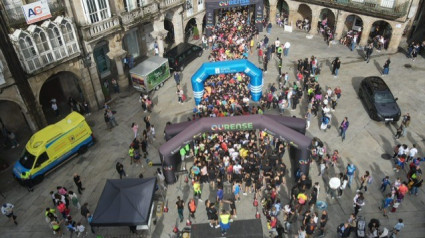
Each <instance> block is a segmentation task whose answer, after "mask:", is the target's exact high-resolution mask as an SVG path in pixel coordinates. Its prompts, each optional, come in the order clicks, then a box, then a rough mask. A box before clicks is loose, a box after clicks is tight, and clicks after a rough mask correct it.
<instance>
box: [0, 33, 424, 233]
mask: <svg viewBox="0 0 425 238" xmlns="http://www.w3.org/2000/svg"><path fill="white" fill-rule="evenodd" d="M263 35H264V34H261V35H260V37H263ZM276 37H279V38H280V41H281V42H285V41H290V42H291V45H292V46H291V49H290V52H289V57H287V58H284V66H283V71H288V72H289V73H290V81H293V80H294V79H295V71H294V66H295V62H296V60H297V59H300V58H305V57H310V56H312V55H314V56H316V57H318V60H319V65H320V66H321V68H322V73H321V75H320V77H319V82H320V84H321V86H322V88H325V87H327V86H330V87H332V88H334V87H335V86H340V87H341V89H342V98H341V100H340V102H339V104H338V106H337V108H336V111H335V112H333V113H332V114H333V117H332V128H331V129H330V130H328V131H327V132H323V131H320V130H319V122H318V119H317V118H315V119H312V125H311V127H310V129H309V130H308V132H307V135H308V136H312V137H313V136H317V137H319V138H320V139H322V140H323V141H324V142H325V143H326V144H327V146H328V149H329V150H334V149H338V150H339V151H340V154H341V155H342V160H341V161H342V163H340V164H339V165H338V166H337V167H335V168H333V169H331V170H330V171H329V175H328V176H327V177H331V176H332V175H333V174H336V173H339V172H340V171H343V170H344V168H345V166H346V164H347V162H353V163H354V164H355V165H356V166H357V167H358V172H360V173H363V172H364V171H365V170H369V171H371V174H372V175H373V177H374V178H375V182H374V183H373V184H372V185H371V186H370V192H369V193H367V194H366V195H365V196H366V206H365V207H364V209H363V210H362V211H361V212H360V215H362V216H365V217H366V219H367V220H369V219H370V218H373V217H376V218H378V219H380V220H381V223H382V225H383V226H386V227H392V226H393V225H394V224H395V223H396V220H397V219H398V218H403V219H404V221H405V222H404V223H405V224H406V227H405V229H404V230H403V231H402V232H401V233H400V235H399V237H409V238H413V237H424V235H423V234H425V215H424V214H425V213H424V211H425V209H424V201H425V198H424V191H423V188H421V189H420V191H419V194H418V196H415V197H412V196H409V195H408V196H407V198H406V199H405V200H404V201H403V203H402V205H401V207H400V208H399V209H398V210H397V213H395V214H393V213H391V214H390V215H389V219H387V218H383V216H382V214H381V213H380V212H379V210H378V208H377V207H378V205H380V202H381V199H382V198H383V195H382V194H381V193H380V192H377V191H378V188H379V182H378V181H379V180H380V179H381V178H382V177H383V176H384V175H389V176H390V177H391V178H392V180H394V178H395V177H396V176H400V177H401V178H402V179H404V178H406V177H405V175H406V174H405V172H399V173H398V174H395V173H394V172H393V170H392V166H393V165H392V163H391V160H387V159H385V158H386V156H385V154H390V153H392V147H393V146H394V144H395V143H397V141H396V140H395V139H394V137H393V135H394V134H395V131H396V129H395V125H391V124H390V125H388V126H387V125H384V124H382V123H378V122H375V121H372V120H370V119H369V117H368V115H367V113H366V111H365V109H364V107H363V106H362V104H361V102H360V100H359V98H358V97H357V94H356V91H357V89H358V86H359V83H360V81H361V80H362V79H363V78H364V77H366V76H372V75H379V74H380V70H381V69H382V66H383V64H384V62H385V60H386V58H387V57H388V56H389V55H388V54H387V53H386V52H385V51H382V52H380V53H378V52H376V51H375V52H374V54H373V55H372V58H371V61H370V63H369V64H367V63H365V62H364V61H363V52H362V51H361V50H356V51H354V52H350V51H349V49H348V48H346V47H344V46H341V45H339V44H336V45H331V47H329V48H328V47H327V46H326V45H325V42H323V39H322V38H321V37H320V36H315V37H314V38H313V39H311V40H310V39H307V38H306V35H305V33H302V32H293V33H286V32H283V30H282V29H273V30H272V34H271V36H269V38H270V40H271V41H272V42H273V41H274V40H275V39H276ZM336 56H339V57H340V59H341V61H342V65H341V69H340V72H339V76H338V78H334V77H333V76H331V73H330V62H331V61H332V60H333V58H334V57H336ZM207 57H208V52H204V54H203V56H202V57H201V58H199V59H197V60H195V61H194V62H192V63H191V64H190V65H189V66H187V67H186V69H185V71H184V72H183V80H182V84H183V88H184V91H185V92H186V93H187V95H188V100H187V102H185V103H184V104H179V103H178V102H177V96H176V88H175V82H174V80H173V79H172V78H170V80H168V82H167V83H166V84H165V86H164V87H163V88H161V89H160V90H159V91H158V92H155V93H154V94H153V102H154V105H155V108H154V110H153V112H152V113H151V117H152V120H151V121H152V123H153V124H154V125H155V128H156V131H157V140H156V141H155V142H154V143H152V144H150V146H149V158H150V159H151V160H153V161H154V163H159V156H158V152H157V149H158V148H159V146H160V144H161V143H164V140H163V138H162V131H163V129H164V126H165V123H166V122H167V121H171V122H173V123H175V122H181V121H185V120H187V117H189V116H191V111H192V108H193V106H194V100H193V93H192V91H191V84H190V77H191V75H192V74H193V73H194V72H195V71H196V70H197V69H198V68H199V67H200V65H201V64H202V63H204V62H206V61H207ZM249 59H250V60H251V61H252V62H254V63H255V64H257V65H258V61H257V56H256V54H255V53H254V54H253V55H250V57H249ZM391 61H392V64H391V68H390V74H389V75H388V76H385V77H384V80H385V81H386V82H387V84H388V85H389V87H390V88H391V89H392V92H393V94H394V95H395V97H398V98H399V100H398V103H399V105H400V108H401V110H402V113H406V112H410V114H411V116H412V122H411V124H410V127H409V130H408V133H407V136H406V137H403V138H401V139H400V140H398V142H401V143H406V144H408V145H409V146H411V145H412V144H413V143H417V144H418V147H419V148H418V149H419V151H420V155H422V156H423V155H424V154H423V152H422V151H423V150H424V149H425V145H424V138H425V134H424V130H423V128H424V127H425V125H424V124H425V121H423V120H420V118H423V117H424V116H425V115H424V109H425V106H424V105H425V104H424V101H425V99H424V97H423V96H422V95H423V94H424V88H425V87H424V86H425V83H424V81H423V74H424V72H425V66H424V64H423V62H424V59H423V58H422V57H419V58H418V59H417V60H416V61H415V62H413V61H411V60H409V59H407V58H406V57H405V56H404V55H403V54H402V53H395V54H391ZM405 64H411V66H412V67H411V68H406V67H404V65H405ZM264 77H265V83H264V85H265V87H264V89H266V87H268V86H269V85H270V84H271V83H272V82H276V80H277V61H275V59H273V60H271V61H270V63H269V70H268V73H267V74H265V75H264ZM306 105H307V104H306V102H305V100H303V101H302V102H301V104H300V106H299V107H298V108H297V110H296V111H286V112H285V115H286V116H292V115H293V116H297V117H302V116H303V115H304V113H305V110H306V109H305V108H306ZM111 106H112V108H113V109H114V110H117V112H118V113H117V115H116V118H117V121H118V123H119V126H118V127H116V128H114V129H113V130H112V131H108V130H106V125H105V123H104V121H103V116H102V112H100V111H99V112H95V113H92V115H91V116H88V117H87V120H88V122H89V124H90V125H91V126H92V128H93V131H94V134H95V136H96V138H97V143H96V144H95V145H94V146H93V147H92V148H90V149H89V151H88V152H87V153H86V154H84V155H82V156H78V157H77V158H74V159H73V160H71V161H70V162H68V163H67V164H65V165H63V166H62V167H61V168H59V169H58V170H57V171H55V172H53V173H51V174H50V175H48V176H47V177H46V178H45V180H44V181H43V182H42V183H41V184H39V185H37V186H36V187H35V191H34V192H33V193H29V192H27V191H26V189H25V188H23V187H21V186H19V185H18V184H17V182H16V181H14V180H13V179H12V176H11V169H9V170H6V171H3V172H2V173H1V174H0V179H1V181H2V183H1V184H0V191H2V192H3V193H4V195H6V198H5V199H4V198H2V197H0V200H1V202H2V203H4V202H6V201H7V202H11V203H14V204H15V206H16V207H15V208H16V209H15V213H16V214H17V215H18V222H19V225H18V226H15V225H14V224H13V223H12V222H10V221H7V219H6V217H4V216H2V217H1V219H0V229H1V232H0V237H10V238H12V237H50V236H53V234H52V232H51V230H50V228H49V227H48V225H47V224H46V222H45V220H44V209H45V208H46V207H48V206H51V199H50V196H49V191H51V190H54V189H55V188H56V186H58V185H62V186H65V187H67V188H69V189H71V190H76V186H75V185H74V183H73V180H72V175H73V174H74V173H78V174H80V176H81V178H82V182H83V185H84V187H86V190H85V191H84V193H83V195H81V196H80V200H81V202H82V203H84V202H88V203H89V209H90V211H92V212H94V210H95V208H96V204H97V201H98V199H99V197H100V195H101V192H102V189H103V186H104V184H105V180H106V179H108V178H118V177H119V176H118V174H117V172H116V170H115V163H116V162H117V161H121V162H123V164H124V168H125V170H126V172H127V174H128V175H129V177H137V176H138V174H139V173H140V172H142V173H143V174H144V175H145V177H147V176H152V175H153V173H154V170H156V167H152V168H149V167H147V166H146V164H145V166H144V167H143V168H141V167H135V166H134V165H133V166H131V165H130V163H129V159H128V157H127V150H128V145H129V143H130V141H131V139H132V135H133V132H132V130H131V128H130V126H131V123H132V122H136V123H139V125H140V126H141V127H144V123H143V117H144V116H145V115H147V114H146V113H144V112H143V111H142V110H141V107H140V104H139V102H138V93H137V92H136V91H134V90H130V92H127V93H122V94H121V95H120V96H119V97H117V98H115V100H114V101H113V102H112V103H111ZM266 113H273V114H276V113H277V112H276V111H274V110H270V111H267V112H266ZM344 116H347V117H348V118H349V121H350V127H349V129H348V131H347V138H346V141H344V142H341V139H340V138H339V137H337V136H338V133H337V128H338V125H339V123H341V121H342V119H343V117H344ZM18 154H19V152H18V151H17V150H14V151H12V150H10V151H7V153H5V154H4V155H3V156H5V157H6V158H9V161H10V160H11V159H13V158H16V156H18ZM285 161H286V164H287V165H288V166H290V165H291V163H290V162H289V158H287V157H286V158H285ZM310 171H311V173H310V174H311V177H312V179H313V182H316V181H318V182H319V183H320V186H321V191H320V194H319V199H318V200H322V201H326V202H327V203H328V205H329V207H328V211H329V218H330V219H329V222H328V226H327V228H326V230H327V234H326V237H336V227H337V226H338V225H339V224H340V223H341V222H343V221H344V220H346V219H347V218H348V217H349V215H350V213H352V210H353V207H352V198H353V196H354V193H355V187H356V186H353V188H352V189H351V190H350V189H346V190H345V192H344V194H343V196H342V198H341V199H336V200H331V199H329V198H328V197H327V196H326V193H325V184H326V180H327V177H325V178H324V179H323V178H320V177H318V176H317V175H318V168H317V166H316V165H315V164H313V165H312V166H311V170H310ZM182 180H183V179H182V178H180V179H179V180H178V181H177V183H176V184H173V185H170V186H169V187H168V190H167V199H168V203H169V205H170V211H169V212H168V213H165V214H164V215H163V216H162V217H160V218H158V219H157V222H156V226H153V227H152V235H151V236H152V237H169V235H170V234H171V233H172V228H173V226H174V225H175V224H176V221H177V217H178V215H177V211H176V209H175V205H174V204H175V202H176V197H177V195H180V196H181V197H182V198H183V199H184V200H185V201H186V202H187V199H188V198H190V197H191V196H192V191H191V190H190V188H189V186H188V185H187V184H185V183H184V182H183V181H182ZM287 181H288V186H289V187H290V186H291V185H292V183H293V178H292V175H289V177H287ZM358 182H359V181H358V179H356V182H355V183H358ZM280 195H281V198H282V199H281V200H282V204H285V203H287V202H288V194H287V193H286V192H285V191H282V192H281V194H280ZM214 197H215V191H211V189H209V186H208V185H206V184H205V185H203V194H202V198H203V199H204V200H205V199H207V198H210V199H212V200H215V198H214ZM252 201H253V196H252V194H249V195H248V196H242V198H241V201H240V202H239V203H237V209H238V218H237V219H238V220H243V219H253V218H254V214H255V208H254V207H253V206H252ZM71 215H72V216H73V217H74V219H76V220H77V221H80V220H81V221H82V222H83V224H87V223H86V222H85V221H84V220H83V219H82V217H81V215H80V213H79V211H77V210H76V209H71ZM184 215H185V217H187V215H188V213H187V210H185V211H184ZM299 219H300V218H299ZM299 219H298V221H299ZM193 222H194V223H205V222H207V217H206V212H205V209H204V205H203V204H200V206H198V211H197V213H196V219H195V220H194V221H193ZM262 223H263V230H264V234H265V235H267V228H266V224H265V220H264V217H263V218H262ZM298 223H299V222H298ZM298 223H295V224H294V225H293V226H292V227H293V228H292V230H291V232H292V234H294V233H295V232H296V229H297V227H298ZM178 226H179V228H183V227H184V223H181V224H178ZM211 229H213V228H211ZM97 232H98V234H100V235H103V236H104V237H134V236H131V235H130V233H129V229H128V228H127V227H124V228H100V229H99V230H98V231H97ZM206 232H208V231H206ZM65 236H69V233H67V234H66V235H65ZM290 236H291V237H293V235H288V236H287V237H290ZM352 236H354V235H353V234H352ZM89 237H93V235H91V234H89Z"/></svg>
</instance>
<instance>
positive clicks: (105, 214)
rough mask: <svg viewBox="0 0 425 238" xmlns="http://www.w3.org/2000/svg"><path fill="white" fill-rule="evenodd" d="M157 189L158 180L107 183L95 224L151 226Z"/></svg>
mask: <svg viewBox="0 0 425 238" xmlns="http://www.w3.org/2000/svg"><path fill="white" fill-rule="evenodd" d="M155 186H156V178H155V177H153V178H146V179H108V180H106V184H105V187H104V188H103V192H102V195H101V196H100V199H99V202H98V204H97V207H96V210H95V211H94V214H93V219H92V222H91V225H92V226H140V225H148V224H149V218H150V216H151V207H152V202H153V195H154V192H155Z"/></svg>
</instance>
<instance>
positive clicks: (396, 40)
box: [387, 23, 405, 53]
mask: <svg viewBox="0 0 425 238" xmlns="http://www.w3.org/2000/svg"><path fill="white" fill-rule="evenodd" d="M397 25H399V26H400V27H397ZM391 27H392V28H393V32H392V35H391V40H390V44H389V45H388V49H387V50H388V51H389V52H392V53H395V52H397V50H398V46H399V45H400V41H401V38H402V37H403V29H404V27H405V24H399V23H397V24H396V27H394V25H391Z"/></svg>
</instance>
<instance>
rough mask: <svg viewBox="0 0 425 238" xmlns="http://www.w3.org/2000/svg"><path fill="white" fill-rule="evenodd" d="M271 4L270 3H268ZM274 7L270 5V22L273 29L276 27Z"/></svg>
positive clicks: (275, 8)
mask: <svg viewBox="0 0 425 238" xmlns="http://www.w3.org/2000/svg"><path fill="white" fill-rule="evenodd" d="M270 4H271V3H270ZM276 10H277V6H276V5H270V16H269V17H270V22H271V23H272V24H273V27H276V26H275V25H276Z"/></svg>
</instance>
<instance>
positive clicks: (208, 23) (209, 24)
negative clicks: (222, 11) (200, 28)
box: [205, 8, 214, 36]
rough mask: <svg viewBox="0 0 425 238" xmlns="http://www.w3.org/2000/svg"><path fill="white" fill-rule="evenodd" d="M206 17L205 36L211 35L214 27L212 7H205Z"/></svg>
mask: <svg viewBox="0 0 425 238" xmlns="http://www.w3.org/2000/svg"><path fill="white" fill-rule="evenodd" d="M205 18H206V26H205V27H206V29H207V36H209V35H211V31H212V28H213V27H214V9H213V8H207V16H206V17H205Z"/></svg>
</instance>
